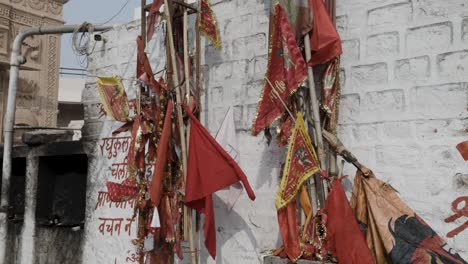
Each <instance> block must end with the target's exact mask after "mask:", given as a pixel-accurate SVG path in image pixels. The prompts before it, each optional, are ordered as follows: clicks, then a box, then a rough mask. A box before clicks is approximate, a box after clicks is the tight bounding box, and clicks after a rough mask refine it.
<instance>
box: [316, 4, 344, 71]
mask: <svg viewBox="0 0 468 264" xmlns="http://www.w3.org/2000/svg"><path fill="white" fill-rule="evenodd" d="M309 3H310V6H311V7H312V12H313V14H314V28H313V29H312V34H311V36H310V48H311V50H312V57H311V59H310V61H308V63H309V64H310V65H311V66H314V65H317V64H323V63H326V62H328V61H330V60H332V59H334V58H336V57H338V56H339V55H340V54H341V53H342V52H343V51H342V49H341V40H340V36H339V35H338V32H336V29H335V26H334V25H333V22H332V21H331V19H330V17H329V16H328V12H327V9H326V8H325V5H324V4H323V1H322V0H309Z"/></svg>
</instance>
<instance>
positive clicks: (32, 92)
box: [17, 78, 39, 108]
mask: <svg viewBox="0 0 468 264" xmlns="http://www.w3.org/2000/svg"><path fill="white" fill-rule="evenodd" d="M38 91H39V85H38V84H37V82H36V81H33V80H28V79H25V78H19V79H18V91H17V101H18V103H17V104H18V106H22V107H25V108H32V107H34V104H33V101H34V98H35V97H36V96H37V92H38Z"/></svg>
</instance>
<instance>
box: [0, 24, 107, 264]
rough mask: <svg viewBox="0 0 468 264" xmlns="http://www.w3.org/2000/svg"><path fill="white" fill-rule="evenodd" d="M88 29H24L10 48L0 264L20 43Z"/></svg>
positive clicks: (1, 249)
mask: <svg viewBox="0 0 468 264" xmlns="http://www.w3.org/2000/svg"><path fill="white" fill-rule="evenodd" d="M111 28H112V26H105V25H102V26H95V27H94V31H95V32H98V31H105V30H108V29H111ZM87 30H88V29H87V28H86V27H82V25H60V26H46V27H33V28H29V29H26V30H25V31H22V32H20V33H19V34H18V35H17V36H16V38H15V40H14V42H13V48H12V51H11V59H10V65H11V66H10V80H9V85H8V94H7V96H8V99H7V107H6V112H5V118H4V121H5V123H4V127H3V135H4V136H3V137H4V145H3V168H2V172H3V175H2V192H1V194H0V196H1V199H0V241H3V243H0V262H2V263H3V262H4V261H5V252H6V238H7V233H8V232H7V231H8V227H7V219H8V209H9V190H10V178H11V162H12V159H11V152H12V149H13V132H14V122H15V108H16V92H17V87H18V76H19V68H20V66H21V65H22V64H24V63H26V59H25V58H24V57H23V56H22V55H21V45H22V43H23V41H24V40H25V39H26V38H27V37H29V36H34V35H47V34H64V33H73V32H75V31H78V32H86V31H87Z"/></svg>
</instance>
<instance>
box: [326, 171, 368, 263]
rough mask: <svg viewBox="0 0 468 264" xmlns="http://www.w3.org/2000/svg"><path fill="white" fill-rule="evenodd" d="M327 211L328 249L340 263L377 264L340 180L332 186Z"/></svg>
mask: <svg viewBox="0 0 468 264" xmlns="http://www.w3.org/2000/svg"><path fill="white" fill-rule="evenodd" d="M325 211H326V214H327V222H326V227H327V240H328V241H327V244H328V249H329V250H330V253H331V254H332V255H334V256H336V257H337V258H338V261H339V263H344V264H346V263H349V264H355V263H362V264H366V263H370V264H372V263H375V260H374V257H373V256H372V253H371V251H370V249H369V247H368V246H367V242H366V239H365V237H364V234H363V233H361V230H360V229H359V225H358V223H357V220H356V217H355V216H354V213H353V210H352V209H351V206H350V205H349V202H348V199H347V198H346V194H345V192H344V190H343V186H341V180H339V179H338V180H335V181H334V182H333V183H332V185H331V192H330V194H329V195H328V197H327V201H326V202H325Z"/></svg>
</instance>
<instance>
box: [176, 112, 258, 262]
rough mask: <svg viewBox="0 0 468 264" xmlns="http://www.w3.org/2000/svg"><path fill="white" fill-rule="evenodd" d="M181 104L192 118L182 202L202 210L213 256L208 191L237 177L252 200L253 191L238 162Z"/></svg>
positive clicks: (206, 240) (211, 191) (212, 217)
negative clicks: (183, 200) (183, 199)
mask: <svg viewBox="0 0 468 264" xmlns="http://www.w3.org/2000/svg"><path fill="white" fill-rule="evenodd" d="M184 108H185V111H186V112H187V114H188V116H189V117H190V119H191V121H192V122H191V127H190V144H189V146H190V148H189V154H188V165H187V183H186V186H185V204H186V205H187V206H188V207H190V208H192V209H195V210H197V211H198V212H200V213H203V214H205V224H204V234H205V246H206V248H207V249H208V252H209V253H210V255H211V257H213V259H214V258H215V257H216V233H215V219H214V210H213V200H212V194H213V193H214V192H216V191H218V190H221V189H224V188H226V187H228V186H229V185H232V184H234V183H236V182H238V181H242V184H243V185H244V188H245V189H246V191H247V194H248V195H249V198H250V199H251V200H255V194H254V192H253V190H252V188H251V187H250V184H249V182H248V181H247V176H245V174H244V172H243V171H242V170H241V168H240V167H239V165H237V163H236V162H235V161H234V159H232V158H231V156H230V155H229V154H228V153H227V152H226V151H225V150H224V149H223V147H221V146H220V145H219V144H218V142H216V140H215V139H214V138H213V137H212V136H211V135H210V133H209V132H208V131H207V130H206V129H205V128H204V127H203V126H202V124H201V123H200V121H198V120H197V119H196V118H195V116H194V115H193V114H192V113H191V112H190V110H189V109H188V108H187V107H184Z"/></svg>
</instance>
